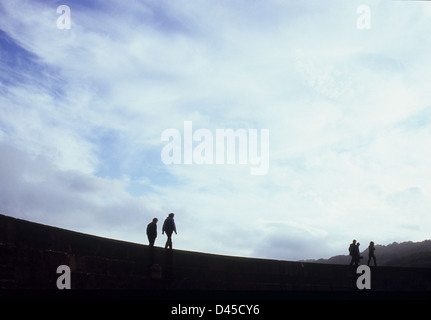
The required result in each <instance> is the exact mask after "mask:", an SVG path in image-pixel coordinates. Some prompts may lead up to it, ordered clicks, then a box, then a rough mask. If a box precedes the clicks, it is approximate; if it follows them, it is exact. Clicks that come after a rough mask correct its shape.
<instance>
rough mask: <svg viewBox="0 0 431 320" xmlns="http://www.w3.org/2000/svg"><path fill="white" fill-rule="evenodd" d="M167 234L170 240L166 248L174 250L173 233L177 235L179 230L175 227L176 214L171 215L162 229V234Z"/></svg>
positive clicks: (167, 241)
mask: <svg viewBox="0 0 431 320" xmlns="http://www.w3.org/2000/svg"><path fill="white" fill-rule="evenodd" d="M165 232H166V235H167V237H168V239H167V240H166V244H165V248H169V249H172V232H175V234H177V228H176V227H175V221H174V214H173V213H170V214H169V216H168V217H167V218H166V219H165V222H164V223H163V228H162V234H164V233H165Z"/></svg>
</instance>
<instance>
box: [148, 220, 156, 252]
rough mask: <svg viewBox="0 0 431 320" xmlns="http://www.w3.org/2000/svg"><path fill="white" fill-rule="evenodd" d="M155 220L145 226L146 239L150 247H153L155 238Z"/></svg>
mask: <svg viewBox="0 0 431 320" xmlns="http://www.w3.org/2000/svg"><path fill="white" fill-rule="evenodd" d="M157 221H159V220H158V219H157V218H154V219H153V221H152V222H150V223H149V224H148V225H147V237H148V241H149V243H150V247H151V248H152V247H154V242H155V241H156V238H157Z"/></svg>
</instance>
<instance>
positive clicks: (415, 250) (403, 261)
mask: <svg viewBox="0 0 431 320" xmlns="http://www.w3.org/2000/svg"><path fill="white" fill-rule="evenodd" d="M361 246H362V247H364V245H361ZM365 247H367V246H365ZM375 248H376V251H375V252H374V253H375V256H376V258H377V265H378V266H390V267H414V268H431V240H424V241H422V242H412V241H408V242H402V243H397V242H394V243H391V244H389V245H386V246H385V245H376V246H375ZM346 252H347V246H346ZM361 255H362V257H363V259H362V260H361V264H367V262H368V248H367V249H365V250H364V251H362V253H361ZM350 259H351V258H350V256H348V255H338V256H334V257H331V258H329V259H318V260H306V261H307V262H316V263H325V264H344V265H345V264H348V263H349V262H350ZM371 265H374V263H373V261H371Z"/></svg>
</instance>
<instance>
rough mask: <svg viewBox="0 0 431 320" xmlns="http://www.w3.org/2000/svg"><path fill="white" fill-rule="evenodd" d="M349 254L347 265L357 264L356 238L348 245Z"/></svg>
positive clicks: (357, 249)
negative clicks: (350, 258) (349, 258)
mask: <svg viewBox="0 0 431 320" xmlns="http://www.w3.org/2000/svg"><path fill="white" fill-rule="evenodd" d="M349 255H350V256H351V257H352V260H350V264H349V265H350V266H351V265H353V264H354V265H355V266H357V265H358V264H359V248H358V246H357V245H356V240H353V241H352V243H351V244H350V246H349Z"/></svg>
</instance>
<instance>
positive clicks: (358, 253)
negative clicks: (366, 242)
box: [355, 242, 363, 266]
mask: <svg viewBox="0 0 431 320" xmlns="http://www.w3.org/2000/svg"><path fill="white" fill-rule="evenodd" d="M360 245H361V244H360V243H359V242H358V243H357V244H356V254H355V259H356V261H355V266H359V265H360V264H361V263H360V262H361V259H362V258H363V257H362V256H361V250H360V249H359V246H360Z"/></svg>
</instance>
